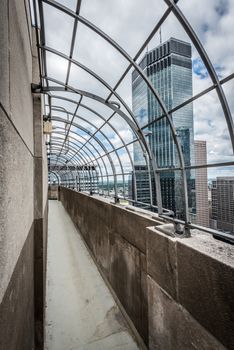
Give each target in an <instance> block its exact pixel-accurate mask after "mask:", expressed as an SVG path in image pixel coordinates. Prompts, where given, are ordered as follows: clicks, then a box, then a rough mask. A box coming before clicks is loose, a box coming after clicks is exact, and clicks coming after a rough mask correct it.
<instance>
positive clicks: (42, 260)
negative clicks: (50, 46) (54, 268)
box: [33, 94, 48, 349]
mask: <svg viewBox="0 0 234 350" xmlns="http://www.w3.org/2000/svg"><path fill="white" fill-rule="evenodd" d="M33 101H34V104H33V126H34V130H33V131H34V133H33V134H34V227H35V230H34V237H35V238H34V274H35V277H34V290H35V293H34V299H35V345H36V348H37V349H43V343H44V309H45V286H46V258H47V255H46V251H47V225H46V222H47V211H48V208H47V198H48V195H47V179H48V176H47V162H46V161H45V159H46V158H47V157H46V152H45V145H44V135H43V117H42V116H43V113H42V108H41V97H40V95H38V94H37V95H36V94H35V95H34V96H33Z"/></svg>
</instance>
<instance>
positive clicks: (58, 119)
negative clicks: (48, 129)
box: [51, 117, 152, 204]
mask: <svg viewBox="0 0 234 350" xmlns="http://www.w3.org/2000/svg"><path fill="white" fill-rule="evenodd" d="M51 119H52V120H56V121H59V122H61V123H63V122H64V123H65V122H66V123H67V120H63V119H62V118H60V117H59V118H56V119H55V117H52V118H51ZM73 126H75V127H76V128H78V129H81V130H82V131H84V132H86V133H87V134H88V135H90V131H89V130H86V129H85V128H84V127H81V126H78V125H76V124H75V123H74V122H73ZM57 128H58V129H61V130H63V129H62V128H59V127H57ZM70 132H72V130H70ZM53 133H54V131H53ZM73 133H74V134H76V133H75V132H74V131H73ZM76 135H77V134H76ZM79 137H82V136H81V135H79ZM82 138H83V137H82ZM83 139H84V141H85V143H84V144H82V147H87V143H89V145H91V146H92V147H93V148H94V149H95V151H96V152H97V153H98V154H99V156H100V157H99V158H96V157H95V156H94V155H93V156H94V158H95V160H96V161H97V160H98V159H100V158H101V159H102V158H103V157H105V156H106V155H109V154H110V153H112V152H114V153H115V154H118V150H119V149H124V150H125V151H126V152H127V153H128V157H129V160H130V163H131V166H132V170H133V176H134V181H133V182H134V183H133V186H134V189H135V199H136V200H137V189H136V174H135V171H134V165H133V161H132V158H131V155H130V152H129V149H128V145H127V144H126V143H125V141H124V140H122V142H123V145H121V146H120V147H119V148H118V149H116V148H115V147H114V146H113V147H112V150H111V151H108V152H107V153H104V154H102V155H101V154H100V153H99V151H98V150H97V148H96V147H95V146H94V145H93V144H92V143H91V142H90V139H89V140H86V139H85V138H83ZM92 139H94V140H95V141H96V142H97V143H98V144H99V146H100V147H101V148H102V149H103V147H102V144H100V142H99V139H98V138H96V137H95V136H94V135H93V134H92ZM74 140H75V141H76V142H79V141H78V140H77V139H75V138H74ZM135 142H138V139H136V140H135ZM79 143H80V142H79ZM82 147H81V148H80V149H78V151H80V150H81V149H82ZM87 149H88V150H89V148H88V147H87ZM78 151H77V152H76V154H78ZM89 151H90V150H89ZM104 152H105V150H104ZM74 155H75V154H74ZM118 158H119V163H120V167H121V170H122V174H123V175H122V176H123V182H125V180H124V174H125V172H124V170H123V166H122V161H121V159H120V157H119V155H118ZM70 159H72V157H71V158H70ZM108 159H109V158H108ZM102 161H103V159H102ZM103 163H104V162H103ZM146 165H147V167H148V168H149V161H148V159H146ZM104 166H105V163H104ZM106 173H107V172H106ZM151 202H152V199H151ZM151 204H152V203H151Z"/></svg>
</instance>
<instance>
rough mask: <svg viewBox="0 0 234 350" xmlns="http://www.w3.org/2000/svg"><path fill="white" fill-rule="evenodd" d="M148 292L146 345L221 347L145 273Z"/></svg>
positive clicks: (203, 349) (183, 349) (182, 348)
mask: <svg viewBox="0 0 234 350" xmlns="http://www.w3.org/2000/svg"><path fill="white" fill-rule="evenodd" d="M148 292H149V325H150V327H149V348H150V349H159V350H164V349H165V350H167V349H168V350H174V349H178V350H187V349H189V350H193V349H194V350H198V349H199V350H210V349H212V350H224V349H225V347H224V346H223V345H222V344H221V343H219V342H218V341H217V340H216V339H215V338H214V337H213V336H212V335H211V334H210V333H209V332H207V331H206V330H205V329H204V328H203V327H202V326H201V325H200V324H199V323H198V322H197V321H196V320H195V319H194V318H193V317H192V316H191V314H189V313H188V311H187V310H186V309H184V308H183V307H182V306H181V305H179V304H178V303H176V302H175V300H174V299H172V298H171V297H170V296H169V295H168V294H167V293H166V292H165V291H163V289H161V288H160V287H159V285H158V284H157V283H156V282H155V281H154V280H153V279H152V278H151V277H149V276H148Z"/></svg>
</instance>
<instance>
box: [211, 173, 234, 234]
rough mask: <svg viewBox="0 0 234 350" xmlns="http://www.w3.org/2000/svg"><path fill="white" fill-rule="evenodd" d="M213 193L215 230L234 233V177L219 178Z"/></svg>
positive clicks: (214, 182)
mask: <svg viewBox="0 0 234 350" xmlns="http://www.w3.org/2000/svg"><path fill="white" fill-rule="evenodd" d="M211 193H212V218H211V219H212V221H211V222H212V226H213V228H217V229H219V230H222V231H227V232H232V233H234V177H233V176H232V177H231V176H227V177H217V179H216V180H215V181H213V182H212V189H211ZM215 226H216V227H215Z"/></svg>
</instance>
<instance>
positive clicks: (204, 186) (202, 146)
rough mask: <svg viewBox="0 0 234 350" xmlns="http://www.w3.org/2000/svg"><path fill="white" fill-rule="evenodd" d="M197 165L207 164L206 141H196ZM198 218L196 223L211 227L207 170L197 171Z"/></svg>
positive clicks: (200, 169) (196, 217) (199, 169)
mask: <svg viewBox="0 0 234 350" xmlns="http://www.w3.org/2000/svg"><path fill="white" fill-rule="evenodd" d="M194 150H195V165H201V164H207V149H206V141H198V140H195V141H194ZM195 188H196V191H195V196H196V216H195V223H196V224H197V225H200V226H205V227H209V203H208V178H207V168H198V169H196V171H195Z"/></svg>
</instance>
